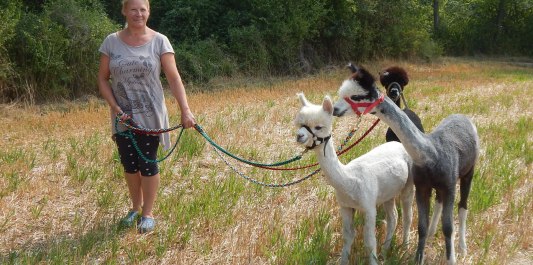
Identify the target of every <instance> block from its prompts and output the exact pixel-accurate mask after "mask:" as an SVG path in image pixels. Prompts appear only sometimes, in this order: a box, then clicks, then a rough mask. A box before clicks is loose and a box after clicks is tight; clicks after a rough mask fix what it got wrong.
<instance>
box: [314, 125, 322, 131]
mask: <svg viewBox="0 0 533 265" xmlns="http://www.w3.org/2000/svg"><path fill="white" fill-rule="evenodd" d="M322 128H324V127H322V126H315V130H317V131H320V130H322Z"/></svg>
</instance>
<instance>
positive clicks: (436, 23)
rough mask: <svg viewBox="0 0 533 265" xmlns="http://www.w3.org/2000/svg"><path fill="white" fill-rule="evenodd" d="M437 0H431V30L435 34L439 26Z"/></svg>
mask: <svg viewBox="0 0 533 265" xmlns="http://www.w3.org/2000/svg"><path fill="white" fill-rule="evenodd" d="M439 24H440V17H439V0H433V32H434V33H435V34H437V33H438V32H439V27H440V25H439Z"/></svg>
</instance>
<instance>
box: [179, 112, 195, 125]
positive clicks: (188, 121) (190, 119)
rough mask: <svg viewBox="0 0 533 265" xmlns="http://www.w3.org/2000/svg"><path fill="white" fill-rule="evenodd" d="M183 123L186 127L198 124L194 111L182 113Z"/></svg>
mask: <svg viewBox="0 0 533 265" xmlns="http://www.w3.org/2000/svg"><path fill="white" fill-rule="evenodd" d="M181 124H182V125H183V128H185V129H188V128H191V127H193V126H194V125H195V124H196V120H195V119H194V115H193V114H192V112H190V111H187V112H185V113H181Z"/></svg>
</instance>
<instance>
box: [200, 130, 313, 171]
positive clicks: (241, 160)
mask: <svg viewBox="0 0 533 265" xmlns="http://www.w3.org/2000/svg"><path fill="white" fill-rule="evenodd" d="M194 128H195V129H196V130H197V131H198V132H199V133H200V134H201V135H202V136H203V137H204V138H205V139H206V140H207V141H208V142H209V143H210V144H211V145H212V146H214V147H215V148H216V149H218V150H220V151H221V152H223V153H224V154H226V155H228V156H230V157H232V158H233V159H235V160H238V161H240V162H243V163H245V164H248V165H251V166H257V167H279V166H283V165H286V164H289V163H292V162H294V161H298V160H300V159H302V155H297V156H295V157H293V158H291V159H289V160H285V161H281V162H276V163H271V164H263V163H257V162H253V161H249V160H246V159H244V158H240V157H238V156H235V155H233V154H232V153H230V152H228V151H227V150H226V149H224V148H222V147H221V146H220V145H218V144H217V143H215V142H214V141H213V140H212V139H211V138H210V137H209V135H207V133H206V132H205V131H204V130H203V128H202V127H201V126H200V125H198V124H196V125H194ZM307 150H308V149H306V150H305V151H304V152H302V154H304V153H305V152H307Z"/></svg>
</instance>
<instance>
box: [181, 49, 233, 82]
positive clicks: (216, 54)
mask: <svg viewBox="0 0 533 265" xmlns="http://www.w3.org/2000/svg"><path fill="white" fill-rule="evenodd" d="M175 47H176V48H175V53H176V55H175V56H176V63H177V64H178V68H179V70H180V74H181V76H182V78H183V79H184V80H186V81H188V82H189V83H192V82H199V83H207V82H209V80H210V79H212V78H213V77H216V76H231V75H233V74H234V73H235V71H236V68H237V67H236V65H235V64H234V63H233V62H232V60H231V59H230V58H229V57H228V56H227V55H226V53H225V52H224V51H223V50H222V49H221V48H220V47H219V45H218V44H217V42H216V41H215V40H205V41H198V42H196V43H195V44H194V45H187V44H183V45H176V46H175Z"/></svg>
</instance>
